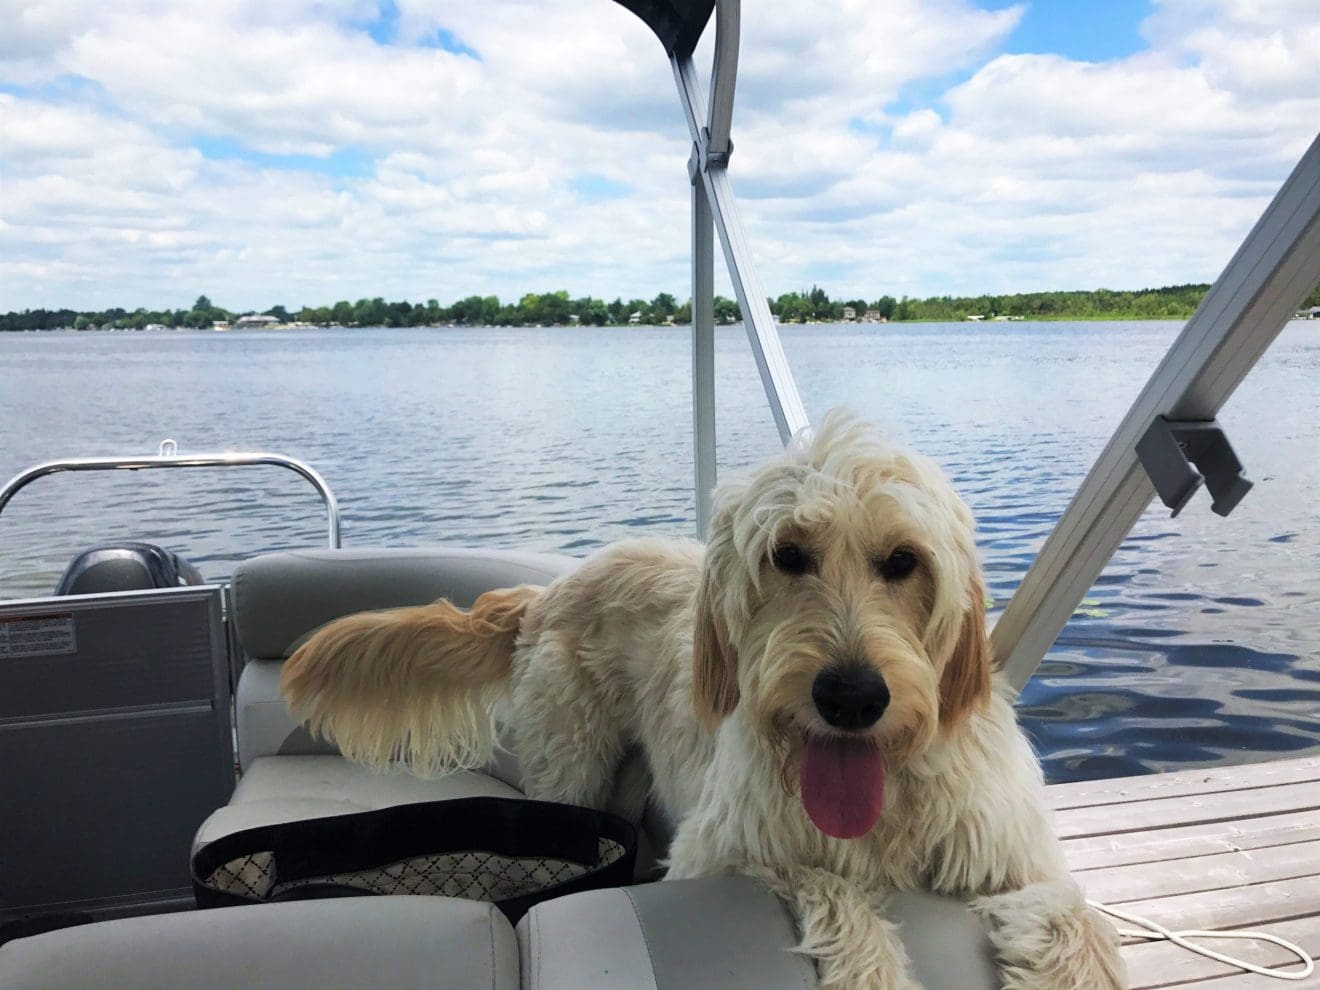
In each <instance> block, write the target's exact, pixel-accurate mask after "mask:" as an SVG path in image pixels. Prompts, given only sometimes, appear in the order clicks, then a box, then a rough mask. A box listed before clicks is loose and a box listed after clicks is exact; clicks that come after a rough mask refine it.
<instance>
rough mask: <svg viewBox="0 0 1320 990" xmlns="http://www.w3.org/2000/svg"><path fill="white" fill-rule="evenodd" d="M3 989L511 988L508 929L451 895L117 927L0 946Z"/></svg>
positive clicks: (284, 907) (199, 915) (261, 909)
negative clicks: (449, 896) (450, 896)
mask: <svg viewBox="0 0 1320 990" xmlns="http://www.w3.org/2000/svg"><path fill="white" fill-rule="evenodd" d="M0 987H4V988H5V990H72V988H75V987H96V988H98V990H181V988H184V987H187V988H188V990H249V988H252V987H281V988H282V990H362V988H363V987H389V988H390V990H440V988H444V990H519V986H518V948H517V942H516V940H515V937H514V933H513V928H512V926H510V924H509V922H508V921H507V920H506V919H505V917H504V915H503V914H501V913H500V912H499V911H498V910H497V909H495V908H494V907H492V906H491V905H489V904H484V903H481V902H478V901H462V900H456V899H453V898H448V897H370V898H356V897H355V898H346V899H342V900H324V901H297V902H293V903H287V904H259V905H253V906H250V907H234V908H218V909H216V910H212V911H185V912H180V913H177V914H158V915H150V916H146V917H140V918H122V919H119V920H116V921H103V922H98V923H96V924H90V925H81V926H78V927H76V928H64V929H61V930H59V931H55V932H47V933H46V934H43V935H34V936H32V937H31V938H22V939H16V940H14V941H12V942H7V943H5V944H4V945H0Z"/></svg>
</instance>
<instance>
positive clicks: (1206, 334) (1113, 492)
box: [617, 0, 1320, 690]
mask: <svg viewBox="0 0 1320 990" xmlns="http://www.w3.org/2000/svg"><path fill="white" fill-rule="evenodd" d="M617 2H618V3H620V4H622V5H623V6H625V7H627V8H628V9H629V10H631V11H633V12H634V13H636V14H637V15H638V16H639V17H641V18H642V19H643V20H644V21H646V23H647V24H648V25H649V26H650V27H651V29H652V30H653V31H654V32H655V34H656V36H657V37H658V38H659V39H660V41H661V43H662V44H663V45H664V46H665V51H666V53H667V54H668V55H669V59H670V62H671V64H672V65H673V69H674V78H675V80H676V81H677V83H678V93H679V99H680V100H681V102H682V104H683V110H684V113H685V115H686V117H687V121H688V129H689V131H690V132H691V135H692V157H691V159H690V160H689V162H688V175H689V179H690V180H691V182H692V257H693V263H692V369H693V400H692V401H693V426H694V440H695V443H694V447H695V458H696V482H697V485H696V489H697V528H698V531H699V533H700V534H701V535H705V532H706V528H707V525H708V523H709V519H710V492H711V489H712V487H713V486H714V483H715V400H714V388H715V386H714V321H713V298H714V290H713V282H714V273H713V253H714V249H713V237H712V227H713V228H714V229H717V230H718V231H719V235H720V243H721V245H722V247H723V249H724V258H725V261H726V263H727V264H728V268H729V275H730V277H731V279H732V281H733V287H734V292H735V293H736V294H737V296H738V305H739V306H740V307H741V309H742V313H743V318H744V323H745V325H746V329H747V336H748V339H749V340H750V341H751V344H752V350H753V353H754V354H755V356H756V363H757V367H758V368H759V369H760V373H761V381H762V384H763V385H764V387H765V392H766V397H767V398H768V400H769V403H770V411H771V414H772V415H773V416H774V420H775V424H776V426H778V428H779V434H780V437H781V438H782V439H783V440H784V441H785V442H787V441H788V439H789V437H791V436H792V435H793V434H794V433H795V432H797V431H798V430H801V429H803V428H805V427H806V426H807V425H808V420H807V416H806V412H805V410H804V408H803V406H802V400H801V397H800V396H799V394H798V390H797V385H796V384H795V383H794V381H793V375H792V372H791V371H790V369H789V367H788V361H787V359H786V358H785V356H784V351H783V347H782V345H781V344H780V341H779V335H778V332H777V330H776V328H775V323H774V319H773V318H772V316H771V314H770V309H769V305H768V304H767V302H766V295H765V292H764V291H763V290H762V288H761V283H760V280H759V279H758V278H757V275H756V271H755V268H754V266H753V263H752V257H751V249H750V247H749V246H748V243H747V237H746V234H745V232H744V231H743V227H742V220H741V217H740V216H739V213H738V206H737V203H736V202H735V200H734V197H733V190H732V187H731V186H730V183H729V175H728V166H729V156H730V155H731V153H732V151H733V142H732V141H731V140H730V122H731V119H732V115H733V93H734V85H735V81H736V79H737V63H738V35H739V6H738V0H691V2H688V0H617ZM712 11H715V12H716V34H715V57H714V65H713V67H712V70H711V94H710V101H709V103H707V102H706V99H705V97H704V96H703V94H702V91H701V83H700V80H699V78H698V74H697V69H696V66H695V65H694V64H693V59H692V52H693V49H694V48H695V47H696V44H697V40H698V39H699V38H700V36H701V33H702V31H703V30H704V28H705V26H706V22H707V21H708V20H709V19H710V15H711V12H712ZM1317 283H1320V138H1318V139H1317V140H1316V141H1315V142H1314V143H1312V145H1311V148H1310V150H1309V151H1307V153H1306V154H1305V156H1304V157H1303V158H1302V161H1301V163H1300V164H1299V165H1298V166H1297V168H1296V170H1295V171H1294V172H1293V174H1292V176H1291V177H1289V179H1288V180H1287V182H1285V183H1284V186H1283V189H1282V190H1280V192H1279V194H1278V196H1276V197H1275V199H1274V202H1273V203H1271V204H1270V207H1269V208H1268V209H1267V210H1266V212H1265V215H1264V216H1263V217H1262V218H1261V220H1260V222H1259V223H1257V224H1256V226H1255V228H1254V229H1253V230H1252V232H1251V234H1250V235H1249V236H1248V237H1247V240H1246V242H1245V243H1244V244H1243V245H1242V247H1241V248H1240V249H1239V250H1238V252H1237V254H1236V255H1234V257H1233V259H1232V261H1230V262H1229V264H1228V267H1227V268H1226V269H1225V270H1224V273H1223V274H1222V275H1220V276H1219V279H1218V280H1217V281H1216V282H1215V284H1214V286H1212V287H1211V289H1210V291H1209V292H1208V293H1207V294H1206V296H1205V298H1204V299H1203V300H1202V302H1201V305H1200V306H1199V307H1198V308H1197V311H1196V313H1195V314H1193V316H1192V318H1191V319H1190V320H1189V321H1188V323H1187V326H1186V328H1185V329H1184V330H1183V332H1182V334H1181V335H1180V336H1179V337H1178V339H1177V341H1175V343H1174V345H1173V347H1172V348H1171V349H1170V350H1169V353H1168V354H1167V355H1166V356H1165V358H1164V360H1163V362H1162V363H1161V364H1160V366H1159V367H1158V368H1157V369H1156V371H1155V373H1154V375H1153V376H1152V377H1151V380H1150V382H1149V383H1148V384H1147V386H1146V388H1145V389H1144V390H1143V391H1142V393H1141V395H1140V396H1139V397H1138V399H1137V401H1136V402H1135V403H1134V404H1133V406H1132V408H1131V409H1130V410H1128V413H1127V415H1126V416H1125V417H1124V419H1123V422H1122V423H1121V425H1120V426H1119V428H1118V430H1117V431H1115V433H1114V436H1113V438H1112V439H1111V440H1110V441H1109V444H1108V445H1107V446H1106V447H1105V449H1104V451H1103V452H1102V453H1101V455H1100V458H1099V459H1098V460H1097V461H1096V464H1095V466H1094V467H1093V468H1092V469H1091V472H1090V474H1088V475H1087V477H1086V480H1085V481H1084V482H1083V483H1082V487H1081V489H1080V490H1079V491H1078V493H1077V495H1076V497H1075V498H1074V499H1073V501H1072V503H1071V505H1069V507H1068V509H1067V511H1066V512H1065V513H1064V515H1063V517H1062V518H1061V519H1060V520H1059V523H1058V525H1057V526H1056V527H1055V528H1054V531H1053V532H1052V533H1051V535H1050V537H1049V539H1048V540H1047V541H1046V543H1045V546H1044V548H1043V549H1042V551H1041V553H1040V555H1039V556H1038V557H1037V559H1036V561H1035V562H1034V563H1033V564H1032V566H1031V569H1030V570H1029V571H1028V573H1027V576H1026V578H1025V579H1024V581H1023V583H1022V586H1021V587H1020V588H1019V589H1018V592H1017V594H1016V595H1014V597H1013V600H1012V601H1011V602H1010V603H1009V605H1008V608H1007V610H1006V611H1005V612H1004V615H1003V616H1002V617H1001V618H1000V620H999V622H998V624H997V625H996V626H995V629H994V633H993V637H992V642H993V646H994V652H995V656H996V658H997V660H998V662H999V664H1000V665H1001V667H1003V668H1004V669H1005V671H1006V672H1007V675H1008V677H1009V678H1010V680H1011V681H1012V683H1013V684H1014V686H1015V687H1017V688H1018V689H1019V690H1020V689H1021V687H1022V686H1023V685H1024V684H1026V682H1027V681H1028V680H1029V679H1030V677H1031V675H1032V674H1033V673H1034V672H1035V670H1036V668H1037V667H1038V666H1039V664H1040V661H1041V659H1042V658H1043V657H1044V656H1045V652H1046V651H1047V650H1048V649H1049V647H1050V646H1051V645H1052V644H1053V643H1054V640H1055V639H1056V638H1057V637H1058V635H1059V633H1060V632H1061V631H1062V629H1063V627H1064V624H1065V623H1066V622H1067V621H1068V617H1069V616H1070V615H1072V613H1073V611H1074V609H1076V607H1077V605H1078V604H1079V603H1080V602H1081V600H1082V598H1083V596H1084V595H1085V594H1086V591H1087V589H1088V588H1090V587H1091V585H1092V584H1093V583H1094V582H1095V580H1096V578H1097V577H1098V576H1099V575H1100V571H1101V569H1102V568H1103V567H1104V565H1105V563H1106V562H1107V561H1108V560H1109V558H1110V557H1111V556H1112V555H1113V553H1114V551H1115V550H1117V549H1118V546H1119V544H1120V543H1121V542H1122V540H1123V538H1124V537H1125V536H1126V535H1127V534H1128V532H1129V531H1130V530H1131V528H1132V527H1133V526H1134V525H1135V524H1136V521H1137V519H1138V518H1140V516H1141V514H1142V512H1143V511H1144V510H1145V508H1146V506H1148V505H1149V504H1150V501H1151V499H1152V498H1153V497H1154V495H1155V494H1156V491H1157V489H1158V491H1159V494H1160V496H1161V498H1162V499H1163V500H1164V501H1165V503H1166V504H1168V505H1169V506H1170V507H1172V508H1173V509H1174V512H1175V513H1177V512H1178V511H1179V510H1181V508H1182V507H1183V506H1184V505H1185V504H1186V502H1187V501H1188V499H1189V498H1190V497H1191V495H1192V494H1193V493H1194V492H1195V490H1196V489H1197V487H1199V486H1200V484H1201V483H1202V481H1205V483H1206V486H1207V487H1208V488H1209V489H1210V493H1211V495H1212V496H1213V498H1214V504H1213V508H1214V509H1215V511H1216V512H1219V513H1221V514H1223V515H1227V514H1228V512H1229V511H1231V510H1232V508H1233V506H1234V505H1236V504H1237V502H1238V500H1240V499H1241V498H1242V496H1243V495H1245V494H1246V492H1247V490H1248V489H1249V488H1250V487H1251V483H1250V482H1248V481H1247V480H1246V479H1245V478H1243V477H1242V476H1241V465H1239V464H1238V461H1237V458H1236V456H1235V455H1234V453H1233V450H1232V448H1231V447H1230V446H1229V444H1228V441H1227V438H1226V437H1225V436H1224V434H1223V431H1222V430H1221V429H1220V428H1219V425H1218V423H1217V422H1216V421H1215V416H1216V415H1217V414H1218V412H1219V409H1220V408H1221V407H1222V406H1223V404H1224V402H1225V401H1227V399H1228V397H1229V396H1230V395H1232V393H1233V391H1234V389H1236V388H1237V386H1238V384H1239V383H1240V382H1241V381H1242V379H1243V378H1244V377H1245V376H1246V374H1247V372H1248V371H1250V370H1251V368H1252V367H1253V366H1254V365H1255V363H1256V362H1257V361H1258V360H1259V359H1260V357H1261V355H1262V354H1263V353H1264V352H1265V349H1266V348H1267V347H1268V346H1269V344H1270V343H1271V342H1272V341H1273V340H1274V339H1275V337H1277V336H1278V334H1279V331H1280V330H1282V328H1283V326H1284V324H1285V323H1286V322H1287V320H1288V317H1289V316H1290V315H1291V314H1292V312H1293V309H1294V307H1295V306H1296V305H1297V303H1298V302H1299V301H1300V300H1301V299H1302V298H1304V297H1305V296H1306V294H1307V293H1308V292H1310V291H1311V289H1312V288H1314V287H1315V285H1316V284H1317ZM1193 464H1194V465H1195V467H1193ZM1198 468H1199V469H1200V470H1199V471H1198V470H1197V469H1198ZM1203 475H1204V477H1203ZM1152 479H1154V480H1153V481H1152Z"/></svg>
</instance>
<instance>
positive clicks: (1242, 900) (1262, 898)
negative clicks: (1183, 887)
mask: <svg viewBox="0 0 1320 990" xmlns="http://www.w3.org/2000/svg"><path fill="white" fill-rule="evenodd" d="M1114 906H1115V907H1118V908H1122V909H1123V910H1124V911H1129V912H1131V913H1133V914H1137V915H1141V916H1142V917H1145V918H1151V919H1152V920H1154V921H1158V922H1159V923H1160V924H1162V925H1164V926H1165V927H1166V928H1174V929H1178V928H1241V927H1243V926H1245V925H1262V924H1268V923H1270V922H1274V921H1290V920H1292V919H1293V918H1304V917H1307V916H1320V883H1317V882H1316V879H1315V878H1314V877H1292V878H1290V879H1288V880H1272V881H1269V882H1268V883H1259V884H1250V885H1248V886H1246V887H1232V888H1228V889H1222V890H1199V891H1196V892H1195V893H1191V894H1174V895H1173V896H1171V897H1150V898H1142V899H1140V900H1132V901H1120V902H1119V903H1117V904H1116V905H1114Z"/></svg>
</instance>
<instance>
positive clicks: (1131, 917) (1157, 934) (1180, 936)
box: [1086, 901, 1315, 980]
mask: <svg viewBox="0 0 1320 990" xmlns="http://www.w3.org/2000/svg"><path fill="white" fill-rule="evenodd" d="M1086 903H1087V904H1089V905H1091V907H1093V908H1095V909H1096V910H1097V911H1103V912H1104V913H1105V914H1109V915H1113V916H1114V917H1115V918H1118V919H1120V920H1122V921H1126V922H1129V923H1130V924H1133V925H1141V929H1132V928H1120V929H1118V934H1120V935H1124V936H1127V937H1129V938H1149V939H1168V940H1169V941H1170V942H1172V943H1173V944H1174V945H1180V946H1182V947H1183V948H1184V949H1187V950H1188V951H1190V952H1197V953H1200V954H1201V955H1203V956H1209V957H1210V958H1211V959H1216V960H1218V961H1219V962H1221V963H1226V964H1227V965H1229V966H1237V967H1238V968H1239V969H1245V970H1247V971H1248V972H1251V973H1259V974H1260V975H1261V976H1273V977H1274V978H1276V979H1279V980H1304V979H1306V978H1307V977H1308V976H1310V975H1311V973H1312V972H1313V971H1314V970H1315V963H1314V962H1313V961H1312V960H1311V955H1310V953H1308V952H1306V951H1305V950H1303V949H1302V948H1300V947H1299V946H1296V945H1294V944H1293V943H1292V942H1289V941H1288V940H1287V939H1282V938H1279V936H1277V935H1271V934H1269V933H1268V932H1235V931H1227V932H1202V931H1183V932H1171V931H1169V929H1167V928H1165V927H1164V926H1163V925H1160V924H1157V923H1155V922H1154V921H1151V920H1150V919H1149V918H1142V917H1140V916H1139V915H1135V914H1128V913H1127V912H1125V911H1120V910H1118V908H1112V907H1109V906H1108V905H1106V904H1099V903H1097V902H1096V901H1087V902H1086ZM1193 938H1249V939H1254V940H1256V941H1261V942H1273V943H1274V944H1275V945H1277V946H1280V947H1282V948H1284V949H1287V950H1288V951H1289V952H1292V953H1295V954H1296V956H1297V958H1298V959H1300V960H1301V961H1302V964H1303V968H1302V969H1300V970H1289V971H1287V972H1285V971H1283V970H1281V969H1273V968H1270V967H1268V966H1257V965H1255V964H1254V963H1249V962H1246V961H1245V960H1242V959H1234V958H1233V957H1232V956H1226V955H1224V954H1223V953H1220V952H1216V951H1215V950H1214V949H1207V948H1206V947H1205V946H1204V945H1197V944H1196V943H1195V942H1192V941H1189V939H1193ZM1289 965H1291V964H1289Z"/></svg>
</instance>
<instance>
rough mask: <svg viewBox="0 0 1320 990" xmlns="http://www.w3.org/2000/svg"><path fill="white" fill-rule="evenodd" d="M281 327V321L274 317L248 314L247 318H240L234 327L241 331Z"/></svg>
mask: <svg viewBox="0 0 1320 990" xmlns="http://www.w3.org/2000/svg"><path fill="white" fill-rule="evenodd" d="M279 325H280V321H279V320H278V319H277V318H275V317H274V316H265V315H263V314H259V313H248V314H247V315H246V316H240V317H239V318H238V319H237V320H236V321H235V322H234V326H236V327H238V329H240V330H251V329H254V328H255V329H264V328H269V327H277V326H279Z"/></svg>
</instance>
